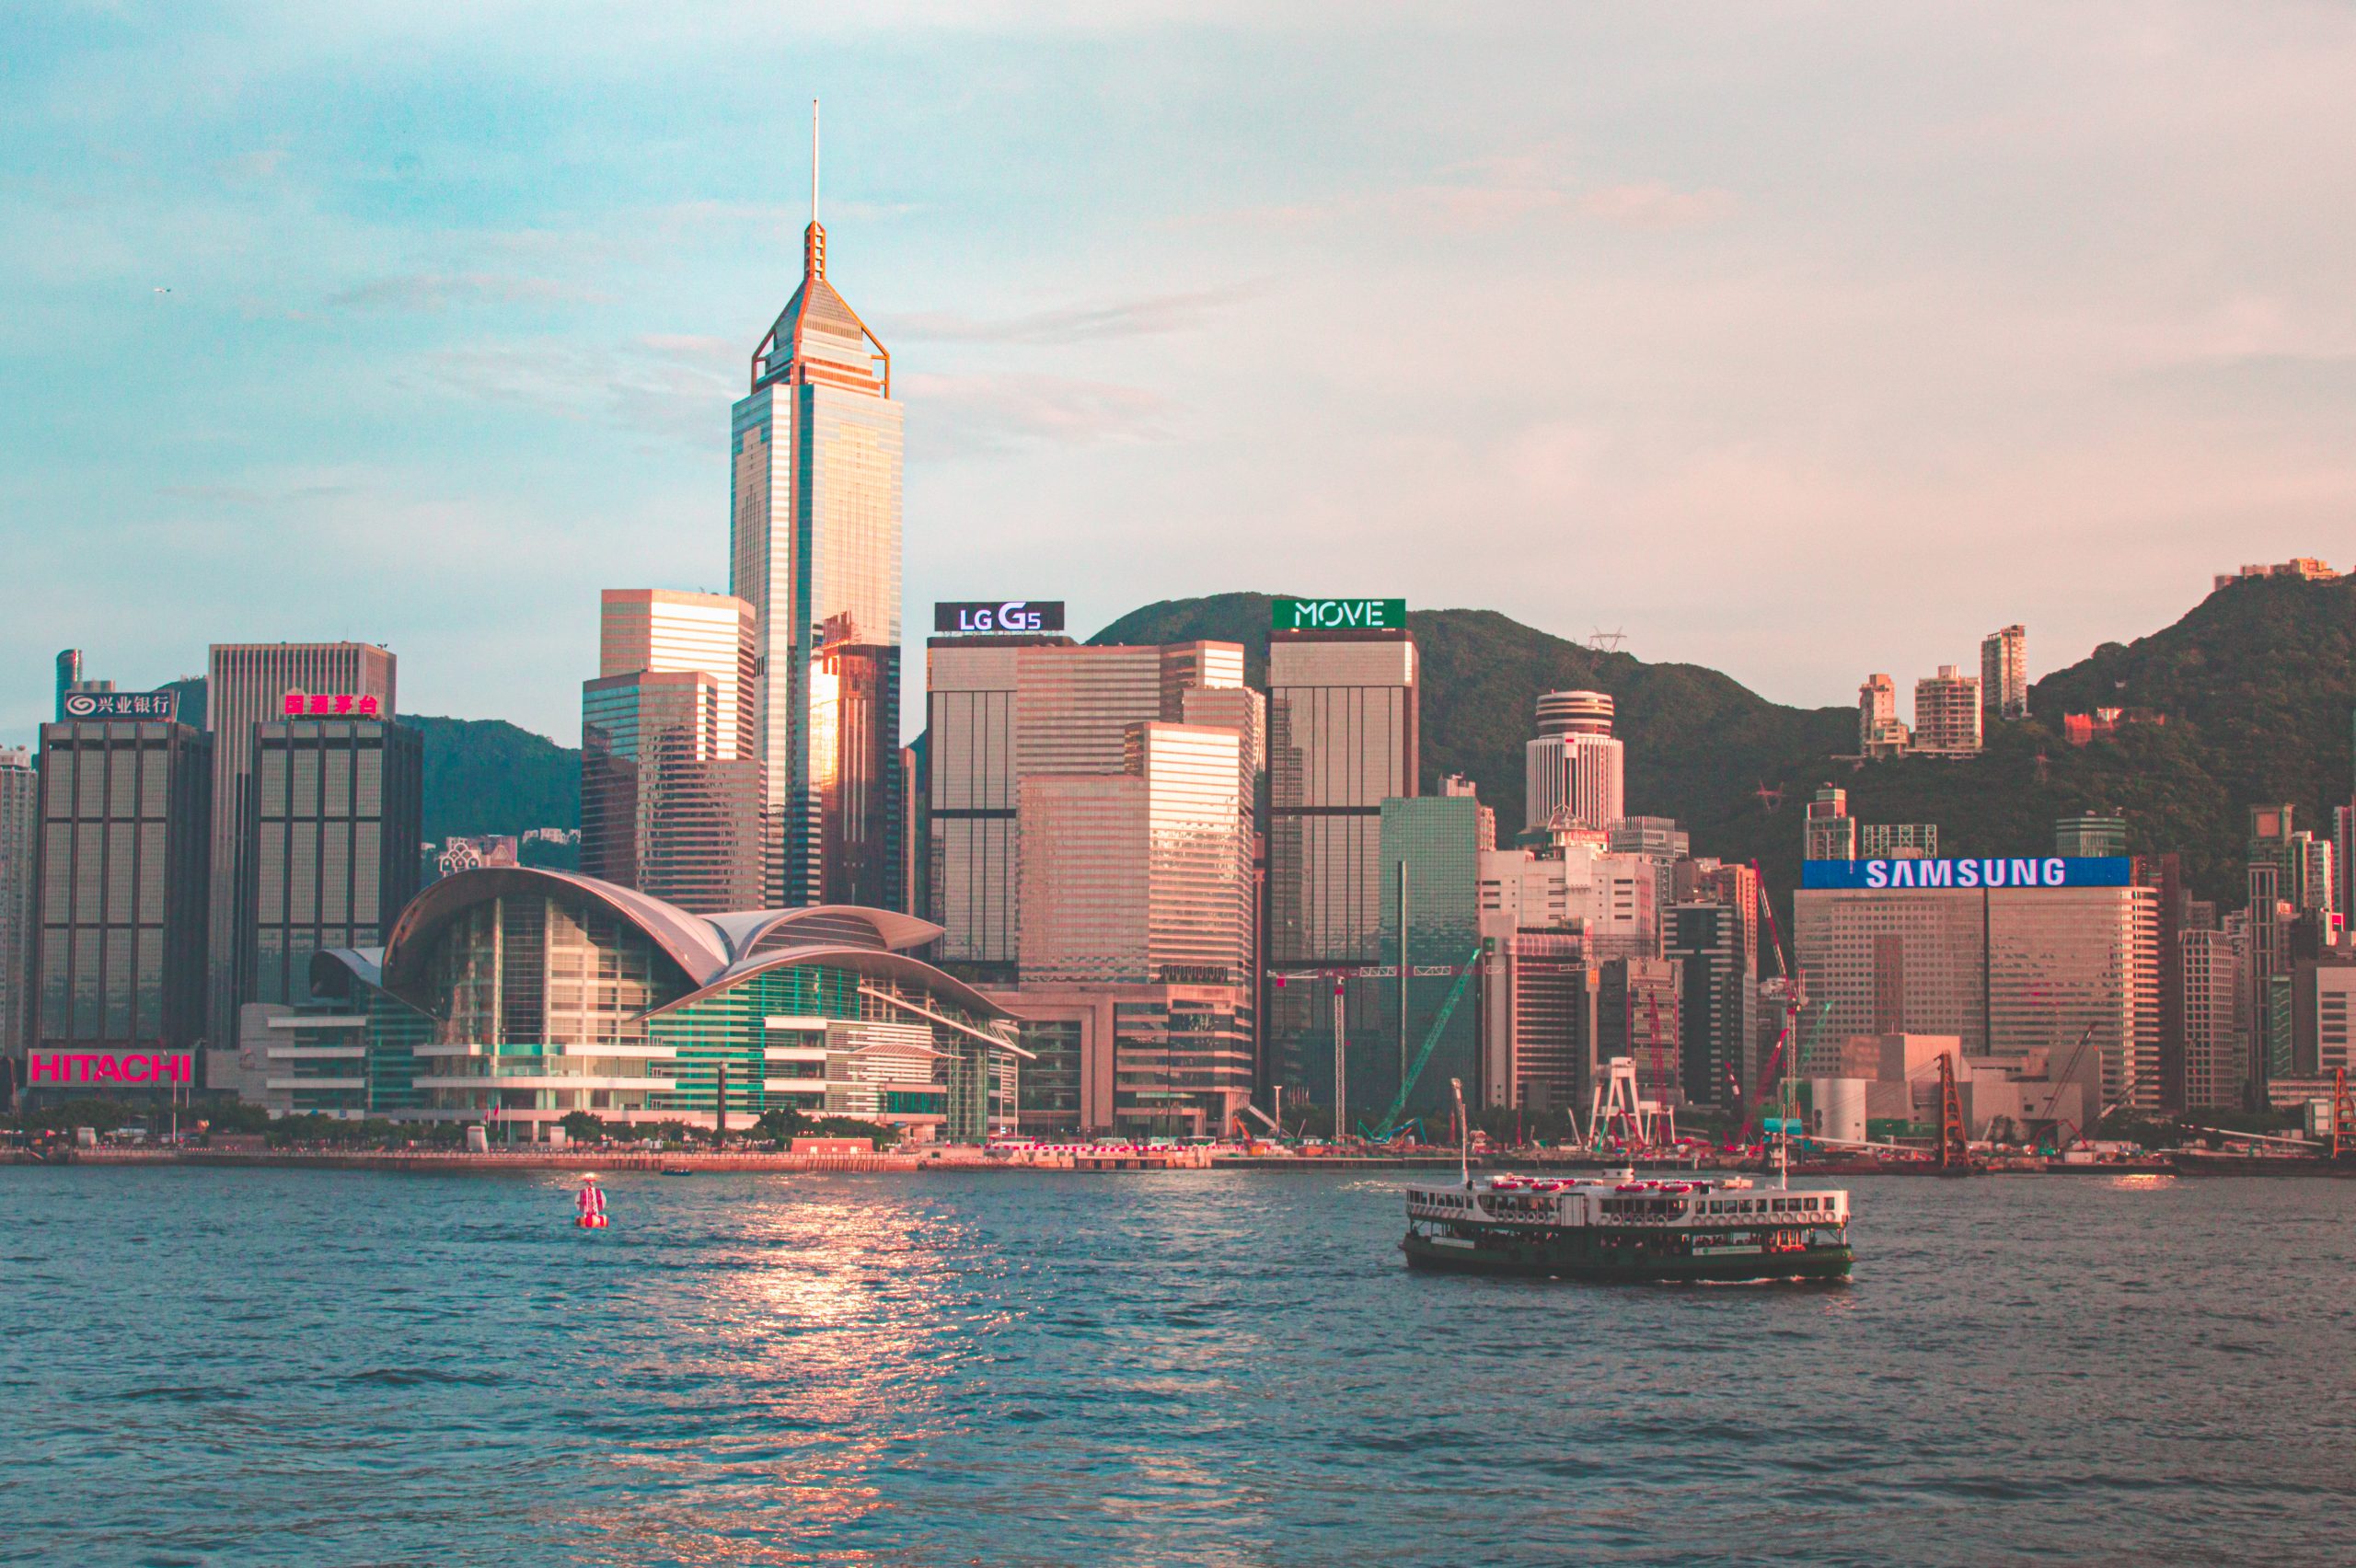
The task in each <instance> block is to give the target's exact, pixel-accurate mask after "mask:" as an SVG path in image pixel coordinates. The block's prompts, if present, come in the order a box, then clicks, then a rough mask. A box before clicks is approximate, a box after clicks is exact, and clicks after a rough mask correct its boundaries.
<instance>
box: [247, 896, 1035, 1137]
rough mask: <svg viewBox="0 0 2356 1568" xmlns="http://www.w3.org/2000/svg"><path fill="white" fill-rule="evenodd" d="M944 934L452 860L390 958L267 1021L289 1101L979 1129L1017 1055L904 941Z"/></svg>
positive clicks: (332, 1107) (357, 958)
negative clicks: (656, 894)
mask: <svg viewBox="0 0 2356 1568" xmlns="http://www.w3.org/2000/svg"><path fill="white" fill-rule="evenodd" d="M938 935H939V931H938V929H937V928H934V927H933V926H931V925H930V924H928V923H927V922H925V921H922V920H918V919H916V918H914V917H909V916H906V915H901V914H895V913H893V912H890V911H886V910H878V909H864V908H852V907H844V906H832V905H826V906H813V907H804V908H801V909H792V910H783V911H779V910H768V911H745V912H737V913H730V914H722V915H716V916H702V917H699V916H696V915H693V914H690V913H688V912H687V911H686V910H683V909H680V908H678V907H677V906H676V905H669V904H665V903H664V902H663V901H662V900H659V899H654V898H650V897H647V896H646V895H645V894H641V893H638V892H635V891H633V890H631V889H628V888H622V887H617V886H615V885H613V884H612V883H609V882H599V881H597V880H596V879H594V878H590V877H583V876H578V875H575V874H572V873H570V872H561V871H550V870H537V869H532V868H525V867H486V868H483V869H480V870H468V871H460V872H458V873H456V874H455V875H453V876H449V877H445V878H444V879H442V880H441V881H440V882H435V883H433V885H432V886H430V887H428V888H427V889H426V890H425V891H424V892H423V893H422V894H420V895H419V896H418V897H417V899H416V900H415V901H413V902H412V903H411V904H410V906H409V907H408V908H407V909H406V910H404V911H403V912H402V914H401V917H400V919H399V920H398V923H397V924H396V926H395V928H394V929H393V933H392V937H391V940H390V941H389V942H388V943H387V945H386V946H385V947H384V948H382V949H374V950H352V949H341V950H336V951H330V952H328V953H324V954H321V955H320V956H319V958H318V960H317V961H316V970H317V973H316V974H315V975H314V977H313V989H314V992H315V996H316V997H317V998H318V999H317V1000H316V1001H315V1004H314V1005H313V1006H312V1007H311V1008H308V1009H300V1010H298V1011H297V1012H296V1013H295V1015H294V1016H293V1017H292V1018H290V1019H286V1020H280V1021H281V1022H282V1023H283V1024H284V1025H285V1026H286V1027H285V1028H284V1030H283V1033H284V1035H285V1037H286V1040H287V1044H286V1046H285V1047H284V1051H285V1054H286V1055H288V1057H289V1062H288V1066H289V1069H290V1071H291V1075H292V1078H293V1079H294V1088H293V1090H292V1100H293V1108H295V1109H303V1110H319V1111H325V1112H329V1113H336V1114H343V1115H379V1116H391V1117H395V1118H398V1119H407V1120H417V1121H449V1122H483V1123H489V1124H525V1125H528V1124H540V1123H547V1122H553V1121H558V1120H560V1119H561V1118H563V1117H564V1116H566V1115H568V1114H570V1113H572V1112H575V1111H584V1112H589V1113H593V1114H595V1115H596V1116H598V1117H600V1118H602V1119H604V1120H606V1121H608V1122H621V1123H632V1122H657V1121H685V1122H688V1123H691V1124H700V1125H705V1126H710V1125H713V1124H716V1123H718V1122H719V1121H720V1120H721V1119H722V1117H723V1116H724V1117H725V1118H726V1119H727V1121H728V1123H729V1124H731V1125H733V1126H741V1125H743V1124H745V1123H747V1122H750V1121H752V1120H755V1119H757V1118H758V1117H759V1116H760V1115H762V1114H763V1113H765V1112H767V1111H769V1110H772V1109H778V1108H784V1107H791V1108H792V1109H795V1110H799V1111H803V1112H808V1113H814V1114H819V1113H822V1114H837V1115H850V1116H858V1117H860V1118H861V1119H865V1120H872V1121H879V1122H883V1123H887V1124H898V1125H901V1126H903V1127H906V1128H908V1129H910V1130H911V1131H912V1132H913V1133H914V1135H915V1136H939V1137H943V1138H947V1139H950V1140H953V1141H958V1142H978V1141H980V1140H981V1139H982V1138H983V1137H984V1136H986V1135H987V1132H988V1131H989V1130H991V1129H992V1128H994V1127H999V1126H1011V1124H1012V1122H1013V1116H1014V1106H1015V1102H1016V1099H1017V1096H1018V1094H1019V1092H1020V1087H1019V1078H1020V1071H1019V1066H1018V1064H1019V1062H1020V1059H1021V1055H1022V1051H1021V1048H1020V1046H1019V1043H1018V1042H1017V1041H1016V1038H1015V1032H1014V1028H1013V1024H1012V1022H1011V1020H1010V1019H1009V1017H1008V1015H1007V1013H1006V1012H1005V1010H1004V1009H1001V1008H999V1007H998V1006H997V1005H996V1004H995V1003H993V1002H991V1001H989V1000H988V999H987V997H983V996H982V995H981V994H980V993H978V992H976V991H975V990H974V989H973V988H972V987H971V986H966V985H965V984H964V982H962V981H958V980H955V979H953V978H952V977H951V976H949V975H947V974H942V973H941V971H939V970H937V969H934V968H933V967H932V966H931V965H930V964H928V963H924V962H922V961H921V960H919V959H917V958H915V957H913V956H912V955H911V952H910V950H911V949H914V948H918V947H921V946H922V945H924V944H925V943H927V942H929V941H930V940H933V939H934V938H935V937H937V936H938ZM303 1080H309V1087H305V1085H304V1081H303Z"/></svg>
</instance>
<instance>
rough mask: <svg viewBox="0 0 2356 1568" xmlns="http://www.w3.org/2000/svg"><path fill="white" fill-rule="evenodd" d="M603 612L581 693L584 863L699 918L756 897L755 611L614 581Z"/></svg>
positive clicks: (763, 846)
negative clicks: (593, 671)
mask: <svg viewBox="0 0 2356 1568" xmlns="http://www.w3.org/2000/svg"><path fill="white" fill-rule="evenodd" d="M603 612H604V614H603V627H602V635H601V637H600V639H599V657H598V676H597V678H596V679H595V680H592V681H587V682H584V683H583V686H582V690H581V830H582V831H581V869H582V870H583V871H584V872H586V873H587V874H589V875H591V876H594V877H597V878H599V879H601V880H603V881H606V882H617V883H618V884H620V885H621V886H624V887H634V888H637V889H639V890H640V891H641V892H643V893H647V894H653V896H654V897H657V898H661V899H664V900H666V901H667V902H669V903H673V904H676V905H679V906H680V907H682V908H684V909H688V910H692V911H694V912H696V913H699V914H718V913H721V912H723V911H726V910H730V909H745V908H750V907H754V906H756V905H758V904H759V903H760V902H761V900H762V896H763V894H764V892H765V891H766V889H767V885H768V880H767V862H766V859H765V855H766V851H767V840H766V837H765V836H764V833H763V828H762V815H761V812H762V801H763V791H762V780H761V766H760V761H759V759H758V757H757V756H756V755H755V754H756V735H755V728H754V692H755V683H754V678H753V676H754V651H753V649H754V632H755V627H754V617H753V612H752V606H751V605H747V604H745V601H743V600H741V599H736V598H732V597H730V596H728V595H725V594H682V593H672V592H668V591H664V590H658V589H621V590H610V589H609V590H607V592H606V594H605V601H604V605H603Z"/></svg>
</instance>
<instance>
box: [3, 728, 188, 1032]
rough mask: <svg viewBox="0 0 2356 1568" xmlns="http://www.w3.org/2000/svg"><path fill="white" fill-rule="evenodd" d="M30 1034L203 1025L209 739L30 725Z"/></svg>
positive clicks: (184, 731) (184, 733)
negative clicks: (36, 819)
mask: <svg viewBox="0 0 2356 1568" xmlns="http://www.w3.org/2000/svg"><path fill="white" fill-rule="evenodd" d="M40 739H41V755H40V864H39V868H38V871H37V874H36V881H37V884H38V885H37V888H36V892H35V905H36V909H37V916H38V919H39V936H38V939H37V941H38V946H37V950H36V953H35V958H34V966H33V967H34V984H35V985H37V986H38V987H39V991H38V995H37V997H36V998H35V1018H34V1027H33V1031H32V1037H33V1041H34V1043H39V1044H40V1045H43V1046H63V1045H76V1044H107V1045H117V1046H126V1047H129V1046H140V1047H149V1048H153V1047H157V1046H162V1047H166V1048H169V1049H179V1050H186V1049H190V1048H192V1047H193V1046H194V1045H195V1044H196V1043H197V1042H198V1041H199V1040H200V1039H201V1038H202V1037H203V1035H204V1031H205V1021H206V1012H205V981H206V965H205V938H206V930H205V928H206V924H207V917H208V909H207V891H208V876H207V871H208V848H209V842H208V840H209V836H210V832H211V827H212V771H211V770H212V767H213V755H212V751H213V747H212V741H211V737H209V736H207V735H205V734H203V733H202V732H199V731H195V730H191V729H190V728H189V727H188V726H187V725H184V724H161V723H150V722H140V721H125V720H83V721H68V722H65V723H62V724H44V725H42V726H41V732H40Z"/></svg>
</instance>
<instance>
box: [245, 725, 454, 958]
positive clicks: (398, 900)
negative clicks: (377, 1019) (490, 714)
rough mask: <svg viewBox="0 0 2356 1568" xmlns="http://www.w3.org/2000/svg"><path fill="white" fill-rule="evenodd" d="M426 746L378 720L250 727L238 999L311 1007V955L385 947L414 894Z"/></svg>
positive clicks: (407, 732) (401, 727) (417, 735)
mask: <svg viewBox="0 0 2356 1568" xmlns="http://www.w3.org/2000/svg"><path fill="white" fill-rule="evenodd" d="M423 739H424V738H423V736H422V735H421V734H420V733H419V732H417V731H415V730H412V729H410V728H408V727H407V726H406V725H401V724H395V723H390V722H387V721H376V720H349V719H286V720H281V721H275V722H271V723H264V724H259V725H256V726H255V728H254V758H253V766H252V767H251V768H250V769H249V773H250V776H251V786H250V789H249V790H248V825H247V842H246V846H245V854H244V860H245V864H246V865H247V866H248V867H249V868H250V869H251V870H250V874H251V875H252V877H253V887H252V890H251V894H250V896H249V898H248V900H247V901H246V906H247V908H248V909H249V910H250V911H251V915H252V919H251V921H250V923H249V924H248V925H247V926H246V927H245V928H243V929H242V930H240V932H239V933H238V940H239V944H240V951H239V952H238V955H237V966H238V971H239V991H240V994H241V995H242V996H243V997H245V999H246V1000H247V1001H248V1002H283V1003H289V1004H295V1005H300V1004H302V1003H305V1002H307V1001H309V1000H310V999H311V980H310V975H311V957H312V955H313V954H314V953H318V952H320V951H325V950H327V949H329V948H375V947H381V946H383V945H384V942H385V939H386V938H387V936H389V935H390V934H391V931H392V925H393V920H394V917H396V916H398V914H399V913H400V911H401V908H402V906H403V905H406V904H408V903H409V901H410V899H411V898H414V897H415V896H417V885H418V854H417V846H418V838H419V835H420V833H421V832H422V825H421V822H422V813H423V810H424V798H425V797H424V782H423V780H424V755H425V753H424V744H423Z"/></svg>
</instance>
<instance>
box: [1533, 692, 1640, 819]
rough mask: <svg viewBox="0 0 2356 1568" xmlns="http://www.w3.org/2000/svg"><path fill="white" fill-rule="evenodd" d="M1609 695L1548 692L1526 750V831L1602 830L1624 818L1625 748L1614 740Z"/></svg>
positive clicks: (1541, 698)
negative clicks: (1529, 829) (1560, 829)
mask: <svg viewBox="0 0 2356 1568" xmlns="http://www.w3.org/2000/svg"><path fill="white" fill-rule="evenodd" d="M1611 719H1612V703H1611V694H1609V693H1608V692H1600V691H1550V692H1547V693H1545V694H1543V695H1542V696H1541V697H1540V698H1539V699H1538V734H1537V737H1536V738H1535V739H1533V740H1531V741H1530V743H1529V744H1527V745H1525V746H1524V747H1523V748H1522V772H1523V784H1524V795H1523V811H1522V817H1523V823H1524V825H1525V826H1527V827H1529V828H1531V829H1538V830H1542V829H1546V828H1550V827H1583V828H1592V829H1602V828H1608V827H1610V826H1611V824H1613V823H1615V822H1618V821H1619V820H1620V818H1621V816H1622V815H1623V796H1624V792H1625V788H1624V783H1623V778H1624V775H1625V772H1626V748H1625V746H1624V745H1623V744H1622V743H1621V742H1620V741H1618V740H1615V739H1614V738H1613V737H1612V734H1611Z"/></svg>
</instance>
